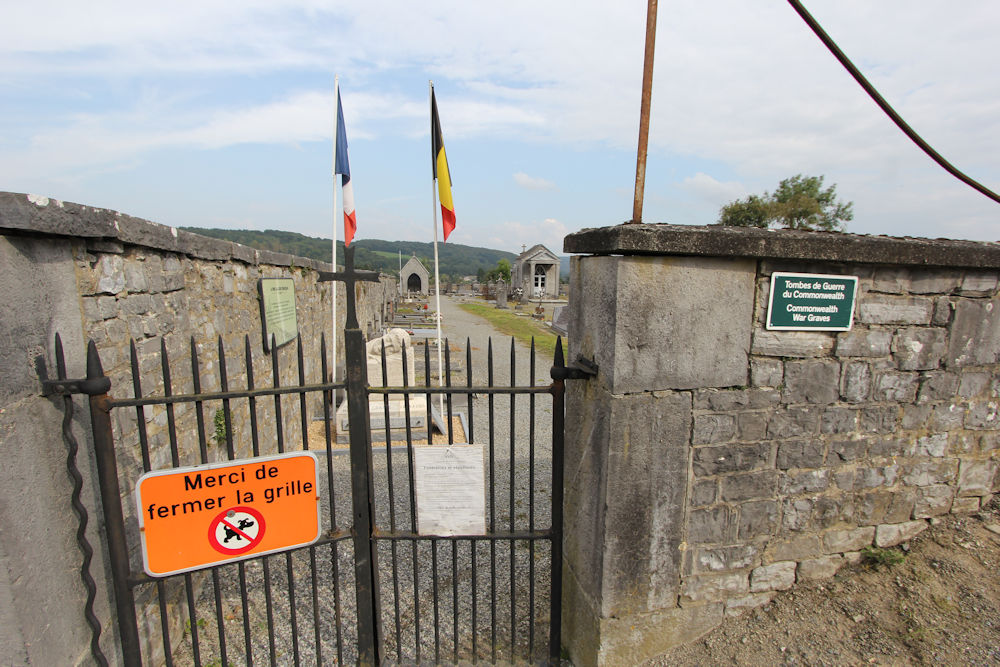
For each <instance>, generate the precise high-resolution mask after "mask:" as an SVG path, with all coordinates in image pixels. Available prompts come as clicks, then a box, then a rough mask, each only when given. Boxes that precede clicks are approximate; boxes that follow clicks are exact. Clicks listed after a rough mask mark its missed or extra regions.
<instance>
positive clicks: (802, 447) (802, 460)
mask: <svg viewBox="0 0 1000 667" xmlns="http://www.w3.org/2000/svg"><path fill="white" fill-rule="evenodd" d="M825 449H826V447H825V443H824V442H823V441H821V440H793V441H788V442H783V443H781V444H780V445H778V456H777V459H776V462H775V465H776V466H777V468H778V469H779V470H788V469H789V468H818V467H820V466H822V465H823V459H824V457H825Z"/></svg>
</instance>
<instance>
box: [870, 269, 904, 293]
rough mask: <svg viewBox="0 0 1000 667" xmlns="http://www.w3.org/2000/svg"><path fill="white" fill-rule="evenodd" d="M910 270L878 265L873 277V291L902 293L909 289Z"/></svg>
mask: <svg viewBox="0 0 1000 667" xmlns="http://www.w3.org/2000/svg"><path fill="white" fill-rule="evenodd" d="M909 287H910V270H909V269H904V268H900V267H878V268H876V269H875V277H874V278H873V279H872V286H871V291H872V292H885V293H887V294H902V293H904V292H907V291H909Z"/></svg>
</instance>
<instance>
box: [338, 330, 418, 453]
mask: <svg viewBox="0 0 1000 667" xmlns="http://www.w3.org/2000/svg"><path fill="white" fill-rule="evenodd" d="M383 345H384V346H385V381H383V379H382V346H383ZM366 349H367V353H368V356H367V362H368V384H369V385H370V386H372V387H404V386H407V387H412V386H416V382H415V377H416V366H415V362H414V357H415V353H414V350H413V343H412V341H411V340H410V334H408V333H407V332H406V330H405V329H390V330H389V331H387V332H386V333H385V335H384V336H382V337H380V338H375V339H373V340H370V341H368V343H367V344H366ZM404 350H405V351H406V381H405V382H404V378H403V351H404ZM407 398H408V400H409V407H410V419H409V425H410V428H411V430H413V431H416V430H417V429H425V428H426V425H427V398H426V396H424V395H423V394H410V395H409V397H407V396H404V395H402V394H389V428H390V430H391V431H392V435H393V436H394V437H395V436H396V435H397V433H396V432H397V430H398V431H399V432H400V433H402V434H403V436H404V437H405V429H406V425H407V422H406V404H407ZM368 412H369V419H370V425H371V429H372V438H373V439H384V438H385V426H386V424H385V394H371V395H370V396H369V397H368ZM349 427H350V421H349V419H348V417H347V403H346V402H344V403H343V404H341V406H340V407H339V408H338V409H337V433H338V434H344V435H345V436H346V435H347V433H348V429H349ZM414 437H417V435H416V433H414ZM421 437H422V436H421Z"/></svg>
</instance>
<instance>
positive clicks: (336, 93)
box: [330, 75, 344, 410]
mask: <svg viewBox="0 0 1000 667" xmlns="http://www.w3.org/2000/svg"><path fill="white" fill-rule="evenodd" d="M338 99H340V76H336V75H335V76H334V77H333V242H332V244H333V254H332V255H331V258H332V259H331V261H330V263H331V264H333V270H334V271H336V270H337V212H338V208H337V100H338ZM343 215H344V214H343V212H341V213H340V216H341V217H343ZM331 286H332V290H333V335H332V337H331V341H332V348H333V381H334V382H336V381H337V283H336V281H334V282H333V283H331ZM333 395H334V399H333V409H334V410H336V409H337V398H336V396H337V392H334V394H333Z"/></svg>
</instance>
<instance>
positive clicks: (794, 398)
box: [782, 360, 840, 403]
mask: <svg viewBox="0 0 1000 667" xmlns="http://www.w3.org/2000/svg"><path fill="white" fill-rule="evenodd" d="M839 385H840V364H839V363H837V362H836V361H833V360H829V361H826V360H824V361H788V362H786V363H785V390H784V392H783V394H782V400H783V402H784V403H833V402H834V401H836V400H837V398H838V397H839V391H838V387H839Z"/></svg>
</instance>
